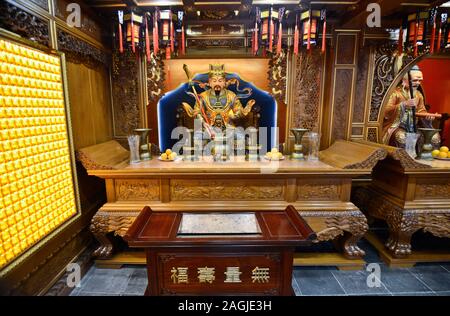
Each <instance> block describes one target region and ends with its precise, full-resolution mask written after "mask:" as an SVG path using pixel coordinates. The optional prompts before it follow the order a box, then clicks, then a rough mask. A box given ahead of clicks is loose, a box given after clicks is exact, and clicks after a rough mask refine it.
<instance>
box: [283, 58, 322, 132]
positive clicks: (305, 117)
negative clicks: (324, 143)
mask: <svg viewBox="0 0 450 316" xmlns="http://www.w3.org/2000/svg"><path fill="white" fill-rule="evenodd" d="M322 58H323V57H322V55H321V54H320V53H319V52H318V51H316V50H314V51H313V52H311V54H308V53H307V52H306V51H301V52H300V53H299V55H298V57H297V69H296V71H295V86H294V91H293V93H294V101H293V110H292V119H291V120H292V121H291V126H292V127H301V128H307V129H310V130H312V131H317V130H318V128H319V109H320V87H321V80H322V71H323V60H322Z"/></svg>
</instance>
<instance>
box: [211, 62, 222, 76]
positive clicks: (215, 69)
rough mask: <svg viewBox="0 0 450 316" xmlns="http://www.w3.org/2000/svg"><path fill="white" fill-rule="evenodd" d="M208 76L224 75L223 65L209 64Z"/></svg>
mask: <svg viewBox="0 0 450 316" xmlns="http://www.w3.org/2000/svg"><path fill="white" fill-rule="evenodd" d="M208 76H209V77H210V78H211V77H214V76H219V77H225V65H217V64H215V65H211V64H210V65H209V73H208Z"/></svg>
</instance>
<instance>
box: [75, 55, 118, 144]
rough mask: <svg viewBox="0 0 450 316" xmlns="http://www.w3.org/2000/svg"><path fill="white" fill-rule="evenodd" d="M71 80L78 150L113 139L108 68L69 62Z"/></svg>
mask: <svg viewBox="0 0 450 316" xmlns="http://www.w3.org/2000/svg"><path fill="white" fill-rule="evenodd" d="M67 80H68V90H69V102H70V111H71V117H72V130H73V140H74V145H75V149H78V148H83V147H87V146H91V145H95V144H98V143H101V142H105V141H107V140H110V139H112V127H111V121H112V119H111V100H110V96H109V94H110V92H109V74H108V71H107V70H106V69H104V68H97V69H91V68H88V67H86V66H84V65H83V64H74V63H70V62H68V63H67Z"/></svg>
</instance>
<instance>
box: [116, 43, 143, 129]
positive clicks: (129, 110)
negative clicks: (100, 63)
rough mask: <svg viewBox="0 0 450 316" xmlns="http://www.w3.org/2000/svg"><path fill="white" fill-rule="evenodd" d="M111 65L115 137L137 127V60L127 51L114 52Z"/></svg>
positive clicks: (138, 116)
mask: <svg viewBox="0 0 450 316" xmlns="http://www.w3.org/2000/svg"><path fill="white" fill-rule="evenodd" d="M112 64H113V65H112V81H113V82H112V88H113V104H114V127H115V136H120V135H128V134H131V133H132V131H133V130H134V129H136V128H138V126H139V118H140V115H139V95H138V71H139V69H138V67H139V65H138V60H137V58H136V55H135V54H134V53H133V52H131V50H129V49H127V50H126V51H125V52H124V53H123V54H121V53H119V52H117V51H115V52H114V53H113V62H112Z"/></svg>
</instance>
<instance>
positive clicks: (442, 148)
mask: <svg viewBox="0 0 450 316" xmlns="http://www.w3.org/2000/svg"><path fill="white" fill-rule="evenodd" d="M439 151H440V152H444V153H448V147H447V146H442V147H441V148H439Z"/></svg>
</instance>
